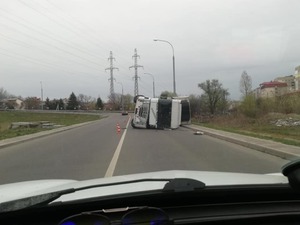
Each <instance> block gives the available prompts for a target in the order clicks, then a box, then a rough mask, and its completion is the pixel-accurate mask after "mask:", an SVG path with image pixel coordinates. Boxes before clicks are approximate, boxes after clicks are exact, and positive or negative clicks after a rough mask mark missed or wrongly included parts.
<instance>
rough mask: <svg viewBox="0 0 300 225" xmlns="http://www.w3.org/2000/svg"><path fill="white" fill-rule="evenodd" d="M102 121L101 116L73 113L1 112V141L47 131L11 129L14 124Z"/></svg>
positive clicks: (62, 123) (65, 123) (42, 129)
mask: <svg viewBox="0 0 300 225" xmlns="http://www.w3.org/2000/svg"><path fill="white" fill-rule="evenodd" d="M98 119H100V116H99V114H95V115H91V114H71V113H66V114H63V113H44V112H42V113H38V112H26V111H0V140H3V139H6V138H12V137H18V136H22V135H26V134H32V133H37V132H40V131H44V130H47V129H45V128H18V129H10V125H11V123H13V122H37V121H49V122H50V123H55V124H57V125H63V126H70V125H73V124H78V123H84V122H89V121H93V120H98Z"/></svg>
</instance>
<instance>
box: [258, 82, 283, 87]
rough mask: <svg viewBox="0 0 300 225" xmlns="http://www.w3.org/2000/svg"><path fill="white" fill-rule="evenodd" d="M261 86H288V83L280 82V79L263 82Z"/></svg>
mask: <svg viewBox="0 0 300 225" xmlns="http://www.w3.org/2000/svg"><path fill="white" fill-rule="evenodd" d="M260 86H261V87H262V88H267V87H287V83H283V82H278V81H271V82H264V83H261V84H260Z"/></svg>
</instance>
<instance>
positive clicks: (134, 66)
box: [129, 48, 143, 96]
mask: <svg viewBox="0 0 300 225" xmlns="http://www.w3.org/2000/svg"><path fill="white" fill-rule="evenodd" d="M132 58H134V65H133V66H131V67H129V69H130V68H134V77H133V78H134V96H137V95H138V94H139V83H138V79H139V76H138V68H139V67H143V66H140V65H138V63H137V58H140V56H139V55H138V54H137V50H136V48H135V49H134V55H133V56H132Z"/></svg>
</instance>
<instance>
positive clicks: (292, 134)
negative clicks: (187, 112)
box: [192, 114, 300, 147]
mask: <svg viewBox="0 0 300 225" xmlns="http://www.w3.org/2000/svg"><path fill="white" fill-rule="evenodd" d="M291 117H292V118H294V119H299V120H300V116H299V115H285V114H268V115H266V116H263V117H260V118H256V119H250V118H247V117H245V116H243V115H227V116H218V117H214V118H210V119H207V120H205V122H203V121H202V122H201V121H200V120H199V119H194V120H193V121H192V122H193V123H194V124H196V125H200V126H204V127H208V128H212V129H217V130H223V131H227V132H232V133H237V134H242V135H248V136H251V137H256V138H262V139H267V140H273V141H276V142H280V143H283V144H288V145H294V146H299V147H300V127H299V126H280V127H279V126H276V125H274V124H272V123H271V121H274V120H278V119H287V118H291Z"/></svg>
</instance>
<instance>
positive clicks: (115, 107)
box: [0, 0, 300, 186]
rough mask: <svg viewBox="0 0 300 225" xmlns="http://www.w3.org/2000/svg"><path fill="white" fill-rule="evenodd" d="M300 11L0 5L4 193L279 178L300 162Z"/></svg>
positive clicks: (282, 3) (268, 3)
mask: <svg viewBox="0 0 300 225" xmlns="http://www.w3.org/2000/svg"><path fill="white" fill-rule="evenodd" d="M299 7H300V2H299V1H298V0H289V1H286V0H260V1H254V0H228V1H222V0H188V1H187V0H178V1H174V0H163V1H162V0H160V1H158V0H154V1H148V0H128V1H127V0H112V1H98V0H84V1H83V0H72V1H71V0H1V1H0V80H1V81H0V171H1V172H0V184H10V183H15V182H21V181H33V180H40V182H41V183H42V181H43V180H47V179H65V180H79V181H82V180H88V179H95V178H104V177H115V176H123V175H129V174H137V173H146V172H160V171H174V173H176V174H179V175H181V176H186V175H184V174H185V173H183V172H180V171H182V170H185V171H196V172H201V171H209V172H234V173H254V174H268V173H280V172H281V167H282V166H283V165H284V164H286V163H287V162H289V161H291V160H292V159H295V158H297V157H298V155H299V154H300V141H299V140H300V115H299V114H300V94H299V93H300V60H299V52H300V51H299V47H298V46H299V41H298V40H299V35H300V25H299V20H300V18H299V17H300V14H299V12H298V11H299ZM171 173H172V172H171ZM168 174H170V173H168ZM171 177H173V176H171ZM140 178H141V177H140ZM194 178H195V176H194ZM66 182H67V181H66ZM249 182H250V183H251V181H250V180H249ZM45 185H46V184H45ZM52 185H53V186H54V184H53V183H52Z"/></svg>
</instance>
